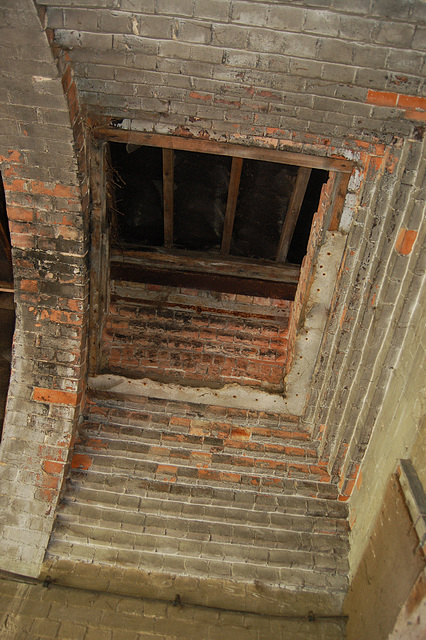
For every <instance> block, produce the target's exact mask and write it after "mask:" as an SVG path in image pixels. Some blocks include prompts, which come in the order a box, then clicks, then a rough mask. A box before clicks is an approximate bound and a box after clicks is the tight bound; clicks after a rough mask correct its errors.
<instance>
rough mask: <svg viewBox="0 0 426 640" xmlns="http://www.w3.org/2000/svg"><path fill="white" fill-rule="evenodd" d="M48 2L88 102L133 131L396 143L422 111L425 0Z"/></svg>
mask: <svg viewBox="0 0 426 640" xmlns="http://www.w3.org/2000/svg"><path fill="white" fill-rule="evenodd" d="M42 4H43V5H47V24H48V26H49V28H51V29H53V30H54V38H55V42H56V43H57V44H58V45H59V46H61V47H64V48H65V49H70V57H71V60H72V62H73V67H74V69H75V74H76V79H77V84H78V89H79V93H80V95H81V98H82V100H83V101H84V103H85V104H87V105H88V106H89V108H90V110H91V112H92V113H93V114H96V115H97V116H100V115H102V116H105V117H107V118H108V117H112V118H125V119H126V120H127V119H128V122H129V126H130V120H133V122H132V125H131V126H132V127H134V128H138V129H143V130H153V129H155V130H157V131H161V132H165V131H169V132H171V131H173V130H176V131H181V132H182V133H183V132H185V131H186V132H188V131H191V132H194V133H197V132H201V131H203V132H205V133H206V132H208V135H213V136H214V135H230V136H234V135H238V134H244V135H258V136H259V135H260V136H262V135H266V136H268V135H269V131H270V130H271V129H274V130H275V131H280V134H279V135H278V137H282V138H287V139H289V138H291V137H294V138H295V139H298V140H303V139H305V140H307V139H308V138H309V136H311V135H312V134H314V135H315V136H318V141H319V139H320V137H321V136H326V137H331V138H338V139H340V140H341V139H342V138H345V137H348V136H349V137H354V138H364V139H368V138H370V139H371V136H375V135H377V134H378V135H380V136H381V137H385V138H387V140H388V141H389V142H390V141H391V139H392V135H394V134H401V133H402V134H405V133H408V132H409V131H410V130H411V128H412V121H414V122H416V121H418V120H419V119H420V120H422V119H423V118H424V112H422V111H421V110H419V103H418V102H416V100H418V99H419V97H420V96H421V91H422V87H423V76H422V68H423V63H424V55H423V50H424V49H423V44H422V33H424V27H423V26H421V25H423V24H424V15H422V9H421V7H420V4H421V3H418V2H414V1H410V2H406V3H404V5H403V6H404V9H403V11H401V12H400V11H398V7H397V8H396V9H395V12H394V11H392V12H390V11H388V10H387V3H377V2H374V3H368V2H364V1H361V0H360V1H359V2H356V3H354V4H352V3H351V5H350V7H349V6H348V5H347V4H346V3H344V2H333V3H331V2H328V1H324V2H322V3H320V6H317V3H315V6H313V5H312V4H311V5H310V4H309V3H299V4H298V5H295V4H294V3H293V2H289V1H286V2H281V3H279V5H277V4H276V3H268V2H255V3H253V2H251V3H250V2H240V1H237V0H235V1H232V2H230V1H229V0H218V1H217V2H215V3H213V4H212V5H211V6H208V5H207V3H200V2H196V1H195V0H194V1H188V2H186V3H185V4H184V5H182V10H180V9H179V8H178V7H176V6H175V5H171V4H169V3H161V4H155V3H150V4H148V5H146V6H144V10H143V12H136V11H135V7H134V5H133V4H132V3H128V2H117V3H116V5H115V6H114V8H111V9H107V8H105V9H104V10H103V11H102V12H101V13H99V14H97V12H96V9H95V8H94V7H93V8H86V7H85V6H79V5H78V4H77V5H76V6H73V7H70V6H63V4H61V7H57V6H55V3H54V1H52V0H50V1H49V0H43V2H42ZM392 6H393V5H392ZM93 52H96V55H95V58H94V56H93ZM94 59H95V60H96V64H93V60H94ZM377 94H386V95H390V96H394V95H395V96H398V99H399V103H397V102H396V101H395V99H394V98H393V97H392V98H391V99H389V100H387V101H386V102H385V103H384V102H383V101H381V100H377V99H375V98H377ZM408 103H410V104H408ZM395 107H396V108H395ZM410 121H411V122H410Z"/></svg>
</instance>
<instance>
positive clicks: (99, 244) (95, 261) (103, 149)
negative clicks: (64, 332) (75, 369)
mask: <svg viewBox="0 0 426 640" xmlns="http://www.w3.org/2000/svg"><path fill="white" fill-rule="evenodd" d="M107 153H108V146H107V145H106V144H105V143H103V142H99V141H94V140H92V143H91V146H90V189H91V196H92V207H91V210H90V228H91V233H90V237H91V247H90V276H89V277H90V306H89V331H88V345H89V358H88V369H89V373H90V374H95V373H97V370H98V366H99V363H100V357H101V341H102V330H103V323H104V320H105V317H106V310H107V306H108V300H109V295H108V286H109V281H108V278H109V244H110V243H109V226H108V219H107V211H106V190H107V188H106V178H107V171H106V165H107V160H106V154H107Z"/></svg>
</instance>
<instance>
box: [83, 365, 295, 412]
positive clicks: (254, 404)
mask: <svg viewBox="0 0 426 640" xmlns="http://www.w3.org/2000/svg"><path fill="white" fill-rule="evenodd" d="M89 388H90V389H93V390H95V391H111V392H113V393H126V394H132V395H136V396H145V397H150V398H161V399H164V400H178V401H180V402H194V403H196V404H206V405H214V406H224V407H232V408H235V409H250V410H254V411H271V412H274V413H285V412H286V406H285V403H284V399H283V398H282V397H281V396H280V395H277V394H272V393H266V392H265V391H258V390H257V389H251V388H248V387H241V386H240V385H237V384H232V385H225V386H224V387H222V388H221V389H209V388H207V387H186V386H183V385H180V384H173V383H164V382H156V381H154V380H150V379H149V378H142V379H139V380H134V379H131V378H125V377H122V376H117V375H111V374H103V375H98V376H93V377H91V378H89Z"/></svg>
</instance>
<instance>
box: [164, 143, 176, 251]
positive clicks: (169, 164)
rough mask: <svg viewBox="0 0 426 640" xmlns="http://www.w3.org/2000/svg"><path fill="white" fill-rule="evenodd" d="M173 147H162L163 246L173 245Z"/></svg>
mask: <svg viewBox="0 0 426 640" xmlns="http://www.w3.org/2000/svg"><path fill="white" fill-rule="evenodd" d="M173 168H174V167H173V149H163V193H164V246H165V247H167V248H170V247H172V246H173V179H174V178H173Z"/></svg>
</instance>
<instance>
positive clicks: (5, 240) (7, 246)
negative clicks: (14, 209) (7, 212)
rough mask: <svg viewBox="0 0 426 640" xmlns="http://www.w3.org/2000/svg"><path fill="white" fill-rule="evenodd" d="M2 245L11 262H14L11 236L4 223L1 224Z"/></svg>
mask: <svg viewBox="0 0 426 640" xmlns="http://www.w3.org/2000/svg"><path fill="white" fill-rule="evenodd" d="M0 245H1V247H2V248H3V251H4V253H5V255H6V258H7V259H8V260H9V262H12V249H11V247H10V242H9V238H8V236H7V233H6V231H5V229H4V228H3V225H2V224H0Z"/></svg>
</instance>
